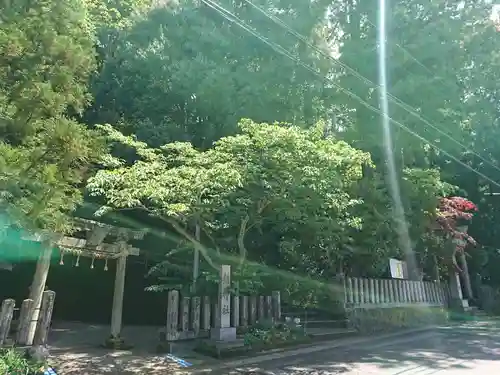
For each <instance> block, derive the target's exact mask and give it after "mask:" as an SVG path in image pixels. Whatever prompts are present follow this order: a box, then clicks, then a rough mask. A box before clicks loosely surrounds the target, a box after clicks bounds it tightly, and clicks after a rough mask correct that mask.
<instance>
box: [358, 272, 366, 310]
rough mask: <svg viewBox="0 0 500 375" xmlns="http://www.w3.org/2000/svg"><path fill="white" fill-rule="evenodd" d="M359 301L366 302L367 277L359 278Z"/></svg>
mask: <svg viewBox="0 0 500 375" xmlns="http://www.w3.org/2000/svg"><path fill="white" fill-rule="evenodd" d="M358 280H359V303H360V304H361V305H362V304H364V303H365V279H363V278H359V279H358Z"/></svg>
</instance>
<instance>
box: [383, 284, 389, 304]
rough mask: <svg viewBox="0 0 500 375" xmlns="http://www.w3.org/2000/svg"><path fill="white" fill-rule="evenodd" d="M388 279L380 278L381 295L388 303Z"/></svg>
mask: <svg viewBox="0 0 500 375" xmlns="http://www.w3.org/2000/svg"><path fill="white" fill-rule="evenodd" d="M389 282H390V280H389V279H383V280H382V289H383V291H382V296H383V298H384V299H383V302H384V303H389Z"/></svg>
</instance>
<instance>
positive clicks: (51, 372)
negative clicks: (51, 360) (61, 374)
mask: <svg viewBox="0 0 500 375" xmlns="http://www.w3.org/2000/svg"><path fill="white" fill-rule="evenodd" d="M43 375H57V372H56V370H54V369H53V368H52V367H48V368H46V369H45V371H44V372H43Z"/></svg>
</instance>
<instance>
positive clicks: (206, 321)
mask: <svg viewBox="0 0 500 375" xmlns="http://www.w3.org/2000/svg"><path fill="white" fill-rule="evenodd" d="M201 312H202V314H203V315H202V316H201V327H202V328H203V329H206V330H209V329H210V313H211V311H210V297H207V296H204V297H203V308H202V309H201Z"/></svg>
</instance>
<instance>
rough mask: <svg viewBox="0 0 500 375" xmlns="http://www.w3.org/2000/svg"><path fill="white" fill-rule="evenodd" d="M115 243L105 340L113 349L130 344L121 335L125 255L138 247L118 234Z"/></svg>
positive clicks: (137, 252)
mask: <svg viewBox="0 0 500 375" xmlns="http://www.w3.org/2000/svg"><path fill="white" fill-rule="evenodd" d="M120 237H122V238H119V240H118V241H117V243H116V245H115V249H116V250H115V251H116V253H117V255H116V274H115V287H114V292H113V307H112V310H111V335H110V337H109V338H108V339H107V340H106V342H105V346H106V347H109V348H113V349H122V350H126V349H130V348H131V345H128V344H126V343H125V341H124V340H123V338H122V336H121V331H122V316H123V295H124V291H125V276H126V268H127V257H128V256H129V255H139V249H137V248H135V247H132V246H131V245H128V244H127V238H126V237H125V236H120Z"/></svg>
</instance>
